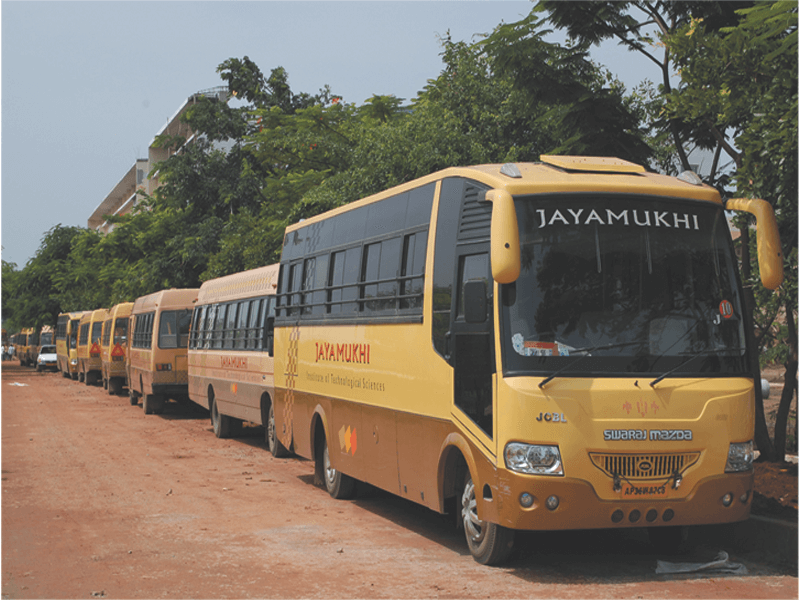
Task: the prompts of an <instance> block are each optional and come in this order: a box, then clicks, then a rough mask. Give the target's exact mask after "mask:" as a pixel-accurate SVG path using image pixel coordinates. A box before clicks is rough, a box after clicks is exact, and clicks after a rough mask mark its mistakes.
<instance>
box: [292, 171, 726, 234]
mask: <svg viewBox="0 0 800 600" xmlns="http://www.w3.org/2000/svg"><path fill="white" fill-rule="evenodd" d="M541 160H542V162H537V163H509V164H505V165H500V164H491V165H474V166H469V167H450V168H448V169H444V170H442V171H437V172H436V173H431V174H430V175H426V176H425V177H421V178H419V179H415V180H414V181H409V182H408V183H404V184H402V185H398V186H395V187H393V188H390V189H387V190H384V191H382V192H380V193H378V194H374V195H372V196H368V197H366V198H363V199H361V200H358V201H356V202H352V203H350V204H347V205H345V206H342V207H339V208H336V209H333V210H331V211H328V212H326V213H323V214H322V215H317V216H315V217H310V218H308V219H305V220H304V221H302V222H300V223H295V224H293V225H290V226H289V227H287V228H286V231H287V232H289V231H293V230H295V229H298V228H301V227H305V226H307V225H309V224H311V223H314V222H316V221H321V220H324V219H327V218H329V217H332V216H334V215H336V214H339V213H343V212H347V211H349V210H352V209H354V208H356V207H358V206H362V205H364V204H369V203H371V202H374V201H376V200H380V199H382V198H388V197H390V196H393V195H395V194H398V193H400V192H404V191H406V190H410V189H413V188H416V187H418V186H420V185H425V184H427V183H433V182H436V181H439V180H441V179H444V178H447V177H464V178H468V179H473V180H475V181H479V182H481V183H483V184H485V185H488V186H489V187H491V188H493V189H504V190H506V191H508V192H509V193H510V194H511V195H512V196H520V195H527V194H550V193H570V192H572V193H582V192H602V193H616V194H636V195H644V196H662V197H670V198H686V199H690V200H697V201H703V202H713V203H715V204H719V205H722V199H721V198H720V195H719V192H718V191H717V190H716V189H714V188H713V187H711V186H709V185H705V184H702V183H700V184H696V183H690V182H687V181H685V180H682V179H678V178H677V177H670V176H668V175H660V174H658V173H650V172H648V171H647V170H645V168H644V167H642V166H641V165H637V164H635V163H632V162H628V161H625V160H621V159H618V158H609V157H593V156H542V157H541Z"/></svg>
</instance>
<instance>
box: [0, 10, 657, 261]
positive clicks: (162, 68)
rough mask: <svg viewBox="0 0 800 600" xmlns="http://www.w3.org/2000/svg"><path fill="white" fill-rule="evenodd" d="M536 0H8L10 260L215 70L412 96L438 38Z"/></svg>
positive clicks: (117, 169)
mask: <svg viewBox="0 0 800 600" xmlns="http://www.w3.org/2000/svg"><path fill="white" fill-rule="evenodd" d="M532 7H533V4H532V3H531V2H528V1H520V0H514V1H500V0H473V1H447V2H429V1H419V0H418V1H411V0H407V1H396V2H395V1H386V2H379V1H370V0H362V1H326V2H311V1H308V2H304V1H290V2H285V1H250V2H213V1H203V2H200V1H194V0H186V1H179V2H163V1H134V2H121V1H120V2H118V1H111V0H105V1H103V0H100V1H97V0H95V1H89V2H65V1H57V2H39V1H36V2H30V1H19V0H14V1H10V0H3V1H2V3H0V22H1V23H2V33H1V37H0V40H1V42H2V43H1V45H0V52H2V87H1V88H0V105H1V106H2V129H0V136H1V138H2V144H1V145H0V153H1V154H2V157H1V158H2V160H1V164H0V182H1V185H0V204H1V205H2V211H1V212H0V220H1V221H2V231H1V233H0V245H2V259H3V260H4V261H7V262H12V263H16V265H17V266H18V268H20V269H21V268H23V267H24V266H25V264H26V263H27V261H28V260H29V259H30V258H32V257H33V256H34V255H35V253H36V251H37V250H38V249H39V246H40V244H41V241H42V238H43V237H44V235H45V234H46V233H47V231H49V230H50V229H51V228H53V227H54V226H56V225H58V224H61V225H64V226H70V225H76V226H80V227H86V226H87V220H88V219H89V217H90V216H91V214H92V213H93V212H94V210H95V208H97V206H98V205H99V204H100V203H101V202H102V201H103V200H104V199H105V197H106V196H107V195H108V194H109V193H110V192H111V190H112V189H113V188H114V187H115V186H116V184H117V183H118V182H119V181H120V180H121V179H122V177H123V176H124V175H125V174H126V173H127V172H128V170H130V168H131V167H132V166H133V164H134V162H135V161H136V159H137V158H145V157H146V156H147V148H148V146H149V145H150V143H151V142H152V141H153V138H154V137H155V135H156V134H157V133H158V132H159V131H160V130H161V129H162V128H163V127H164V125H166V124H167V122H168V121H169V120H170V118H171V117H172V116H173V115H174V114H175V113H176V112H177V111H178V109H179V108H180V107H181V105H182V104H183V103H184V101H185V100H186V99H187V98H188V97H189V96H190V95H191V94H193V93H195V92H198V91H201V90H206V89H209V88H213V87H217V86H222V85H225V82H223V81H222V80H221V79H220V78H219V75H218V73H217V72H216V69H217V67H218V66H219V64H220V63H222V62H223V61H225V60H227V59H228V58H241V57H243V56H248V57H249V58H250V59H251V60H252V61H253V62H255V63H256V65H258V67H259V68H260V69H261V71H262V72H263V73H264V74H265V75H267V76H268V75H269V73H270V71H271V70H272V69H273V68H275V67H278V66H281V67H283V68H285V69H286V70H287V72H288V75H289V84H290V86H291V88H292V91H293V92H295V93H300V92H307V93H312V94H313V93H316V92H318V91H319V90H320V89H321V88H322V87H323V86H325V85H328V86H330V88H331V91H332V93H334V94H336V95H339V96H342V98H343V99H344V101H346V102H349V103H355V104H362V103H363V102H364V101H365V100H366V99H368V98H370V97H371V96H372V95H373V94H385V95H390V94H393V95H395V96H396V97H398V98H404V99H405V100H406V101H410V100H411V99H413V98H414V97H415V96H416V95H417V92H419V91H420V90H422V89H423V88H424V86H425V84H426V82H427V81H428V80H429V79H435V78H436V77H437V76H438V75H439V73H440V72H441V70H442V68H443V64H442V61H441V56H440V53H441V45H440V40H441V39H442V37H444V36H445V35H447V33H448V32H449V33H450V36H451V37H452V39H453V40H463V41H467V42H471V41H477V40H478V39H479V36H480V34H485V33H490V32H491V31H492V29H494V27H496V26H497V25H499V24H500V23H501V22H506V23H511V22H514V21H518V20H520V19H522V18H523V17H524V16H526V15H527V14H528V13H529V12H530V10H531V8H532ZM591 57H592V58H593V59H594V60H595V61H597V62H599V63H601V64H603V65H605V66H606V67H607V68H609V69H610V70H611V72H612V73H614V74H615V75H617V76H618V77H619V78H620V79H621V80H622V81H623V82H624V83H625V84H626V85H627V86H628V87H629V89H630V88H632V87H633V86H634V85H636V84H637V83H639V82H640V81H641V80H642V79H644V78H650V79H651V80H652V79H655V78H656V77H657V76H658V73H657V72H656V71H655V70H654V68H653V67H652V65H651V64H649V63H648V62H647V60H646V59H644V58H641V57H639V56H638V55H635V54H632V53H630V52H628V51H626V50H624V49H622V48H620V47H618V46H616V45H614V44H611V43H608V44H604V45H603V46H602V47H600V48H599V49H595V50H593V51H592V54H591Z"/></svg>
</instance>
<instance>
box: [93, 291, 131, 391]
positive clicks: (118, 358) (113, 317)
mask: <svg viewBox="0 0 800 600" xmlns="http://www.w3.org/2000/svg"><path fill="white" fill-rule="evenodd" d="M132 309H133V302H122V303H120V304H115V305H114V306H112V307H111V308H109V309H108V313H107V316H106V320H105V322H104V323H103V339H102V341H101V343H100V362H101V363H102V377H103V387H104V388H105V389H106V390H107V391H108V393H109V395H112V394H119V393H121V392H122V388H123V387H124V386H126V385H127V384H128V370H127V367H126V365H125V355H126V353H125V350H126V348H127V347H128V321H129V320H130V316H131V310H132Z"/></svg>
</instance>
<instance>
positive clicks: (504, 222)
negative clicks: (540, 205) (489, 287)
mask: <svg viewBox="0 0 800 600" xmlns="http://www.w3.org/2000/svg"><path fill="white" fill-rule="evenodd" d="M486 200H487V201H489V202H491V203H492V226H491V232H492V244H491V252H492V254H491V261H492V277H493V278H494V280H495V281H496V282H497V283H513V282H515V281H516V280H517V278H518V277H519V272H520V251H519V228H518V226H517V211H516V209H515V208H514V198H512V197H511V194H509V193H508V192H507V191H506V190H500V189H495V190H489V191H488V192H486Z"/></svg>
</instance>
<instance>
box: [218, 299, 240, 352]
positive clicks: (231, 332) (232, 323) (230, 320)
mask: <svg viewBox="0 0 800 600" xmlns="http://www.w3.org/2000/svg"><path fill="white" fill-rule="evenodd" d="M237 309H238V304H235V303H231V304H228V316H227V318H226V319H225V333H224V338H223V340H222V347H223V348H230V349H232V348H233V339H234V336H235V334H236V321H237V319H236V311H237Z"/></svg>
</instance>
